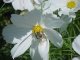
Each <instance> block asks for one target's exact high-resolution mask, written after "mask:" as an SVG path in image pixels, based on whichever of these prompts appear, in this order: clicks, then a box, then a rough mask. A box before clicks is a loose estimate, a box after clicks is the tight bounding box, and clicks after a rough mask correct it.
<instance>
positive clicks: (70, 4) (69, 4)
mask: <svg viewBox="0 0 80 60" xmlns="http://www.w3.org/2000/svg"><path fill="white" fill-rule="evenodd" d="M67 7H68V8H70V9H72V8H75V7H76V3H75V1H69V2H68V3H67Z"/></svg>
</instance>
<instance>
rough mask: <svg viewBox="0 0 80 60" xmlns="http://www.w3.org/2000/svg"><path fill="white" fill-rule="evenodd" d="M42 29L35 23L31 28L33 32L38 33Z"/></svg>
mask: <svg viewBox="0 0 80 60" xmlns="http://www.w3.org/2000/svg"><path fill="white" fill-rule="evenodd" d="M42 31H43V28H42V27H41V26H40V25H35V26H34V27H33V29H32V32H33V33H40V32H42Z"/></svg>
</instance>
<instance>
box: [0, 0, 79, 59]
mask: <svg viewBox="0 0 80 60" xmlns="http://www.w3.org/2000/svg"><path fill="white" fill-rule="evenodd" d="M13 13H17V14H18V13H20V11H15V10H14V9H13V7H12V5H11V4H4V3H3V1H2V0H0V60H13V59H12V57H11V54H10V50H11V48H12V47H13V46H14V45H12V44H8V43H6V42H5V40H4V39H3V36H2V30H3V28H4V27H5V26H6V25H8V24H10V23H11V21H10V17H11V14H13ZM76 14H77V16H76V18H75V20H73V21H72V22H71V23H70V24H69V25H68V28H67V30H66V31H64V32H63V33H62V36H63V40H64V44H63V47H62V48H60V49H59V48H56V47H55V46H53V45H52V44H50V51H49V60H72V58H73V57H75V56H79V55H78V54H77V53H76V52H75V51H74V50H73V49H72V42H73V40H74V38H75V37H76V36H77V35H78V34H80V21H79V20H80V11H78V12H76ZM14 60H31V58H30V55H29V50H27V51H26V53H24V54H23V55H21V56H19V57H18V58H15V59H14Z"/></svg>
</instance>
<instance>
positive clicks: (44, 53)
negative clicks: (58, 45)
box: [38, 39, 49, 60]
mask: <svg viewBox="0 0 80 60" xmlns="http://www.w3.org/2000/svg"><path fill="white" fill-rule="evenodd" d="M38 51H39V54H40V56H41V57H42V59H43V60H48V59H49V56H48V52H49V40H45V39H43V41H41V42H40V43H39V45H38Z"/></svg>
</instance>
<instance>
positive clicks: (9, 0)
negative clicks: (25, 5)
mask: <svg viewBox="0 0 80 60" xmlns="http://www.w3.org/2000/svg"><path fill="white" fill-rule="evenodd" d="M12 1H13V0H3V2H5V3H11V2H12Z"/></svg>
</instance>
